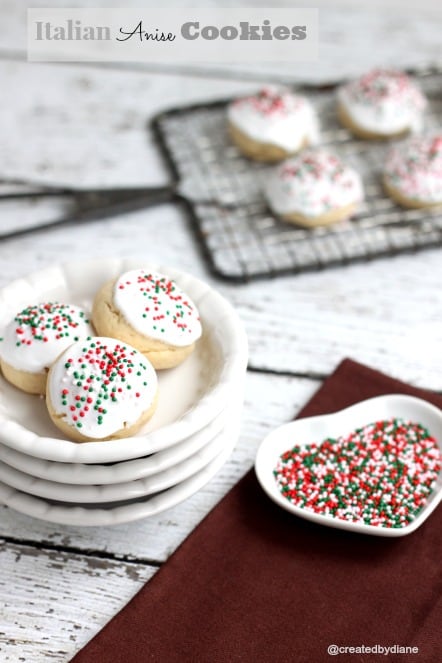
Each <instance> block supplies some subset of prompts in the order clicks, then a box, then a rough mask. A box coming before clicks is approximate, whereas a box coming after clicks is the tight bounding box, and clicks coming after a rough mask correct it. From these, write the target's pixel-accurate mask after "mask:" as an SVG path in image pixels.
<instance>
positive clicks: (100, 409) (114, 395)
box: [49, 337, 157, 437]
mask: <svg viewBox="0 0 442 663" xmlns="http://www.w3.org/2000/svg"><path fill="white" fill-rule="evenodd" d="M49 389H50V398H51V402H52V405H53V407H54V410H55V411H56V412H57V413H59V414H62V415H63V417H64V419H65V421H66V423H68V424H69V425H71V426H73V427H75V428H77V429H83V430H80V432H81V433H82V434H84V435H88V436H91V437H99V436H101V431H103V436H104V435H108V434H111V433H114V432H117V431H118V430H120V429H121V428H123V425H124V423H125V422H127V423H135V421H136V420H137V419H138V418H139V417H140V416H141V414H142V413H143V412H144V411H145V410H147V409H148V408H149V407H150V405H151V404H152V402H153V400H154V397H155V394H156V389H157V378H156V375H155V371H154V369H153V368H152V366H151V364H150V363H149V362H148V360H147V359H146V358H145V357H144V355H142V354H141V353H140V352H138V351H137V350H135V349H134V348H132V347H130V346H128V345H126V344H124V343H122V342H120V341H117V340H116V339H109V338H104V337H91V338H88V339H87V340H86V341H80V342H78V343H75V344H74V345H72V346H71V347H69V348H68V349H67V350H66V351H65V353H64V354H63V355H62V356H61V357H60V359H59V360H58V361H57V363H56V364H55V365H54V367H53V369H52V371H51V374H50V380H49Z"/></svg>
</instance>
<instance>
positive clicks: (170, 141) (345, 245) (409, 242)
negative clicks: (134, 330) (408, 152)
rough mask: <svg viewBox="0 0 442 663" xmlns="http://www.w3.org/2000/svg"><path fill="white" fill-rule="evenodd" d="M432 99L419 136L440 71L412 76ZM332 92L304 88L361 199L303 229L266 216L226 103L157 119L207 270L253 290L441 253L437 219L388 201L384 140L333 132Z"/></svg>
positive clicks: (438, 106)
mask: <svg viewBox="0 0 442 663" xmlns="http://www.w3.org/2000/svg"><path fill="white" fill-rule="evenodd" d="M413 75H414V76H415V77H416V79H417V80H418V82H419V84H420V86H421V88H422V90H423V91H424V93H425V94H426V96H427V97H428V99H429V109H428V112H427V116H426V127H427V128H436V127H440V126H441V124H442V122H441V119H442V69H431V70H426V71H419V72H414V73H413ZM335 92H336V85H330V86H325V87H307V88H306V87H304V88H302V93H303V94H306V95H307V96H308V97H309V98H310V100H311V101H312V103H313V104H314V106H315V107H316V109H317V112H318V115H319V119H320V123H321V144H322V145H324V146H326V147H327V148H329V149H331V150H333V151H334V152H335V153H337V154H338V155H339V156H341V157H342V159H343V160H345V162H346V163H348V164H349V165H352V166H353V167H354V168H356V169H357V170H358V171H359V173H360V174H361V176H362V178H363V181H364V188H365V194H366V200H365V203H364V204H363V206H362V207H361V209H360V211H359V213H358V214H357V216H355V217H354V218H353V219H352V220H351V221H347V222H344V223H342V224H339V225H335V226H332V227H324V228H319V227H318V228H314V229H305V228H298V227H296V226H294V225H291V224H288V223H284V222H282V221H280V220H279V219H278V218H276V217H275V216H274V215H273V214H272V213H271V212H270V210H269V209H268V207H267V205H266V202H265V200H264V197H263V194H262V182H263V179H264V178H265V176H266V173H267V172H268V170H269V168H270V167H271V166H270V167H269V166H268V165H263V164H259V163H255V162H252V161H249V160H247V159H245V158H244V157H242V156H241V155H240V154H239V152H238V150H237V149H236V147H235V146H234V145H232V143H231V141H230V140H229V137H228V135H227V130H226V105H227V104H228V102H229V101H230V100H223V101H216V102H212V103H202V104H197V105H192V106H188V107H182V108H174V109H171V110H167V111H165V112H163V113H161V114H159V115H157V116H156V117H155V118H154V119H153V121H152V129H153V131H154V134H155V136H156V138H157V141H158V143H159V146H160V148H161V150H162V152H163V154H164V155H165V157H166V160H167V162H168V164H169V166H170V169H171V173H172V176H173V178H174V183H175V185H176V186H177V189H178V192H179V194H180V198H181V200H182V201H183V202H184V204H185V206H186V207H187V209H188V212H189V214H190V218H191V221H192V225H193V227H194V229H195V231H196V234H197V237H198V239H199V240H200V242H201V244H202V247H203V250H204V255H205V257H206V258H207V260H208V262H209V265H210V267H211V269H212V271H213V272H214V273H215V274H216V275H217V276H220V277H222V278H225V279H230V280H235V281H250V280H252V279H256V278H267V277H273V276H277V275H282V274H293V273H299V272H303V271H307V270H315V269H321V268H325V267H329V266H336V265H343V264H348V263H352V262H357V261H366V260H371V259H374V258H377V257H380V256H387V255H394V254H398V253H403V252H411V251H416V250H419V249H423V248H428V247H434V246H439V245H441V244H442V212H441V210H440V209H439V211H434V210H433V211H428V210H416V209H413V210H405V209H402V208H400V207H398V206H397V205H396V204H395V203H394V202H393V201H392V200H391V199H390V198H388V197H387V196H386V195H385V193H384V191H383V188H382V185H381V171H382V165H383V163H384V160H385V156H386V151H387V150H388V149H389V147H390V144H391V143H390V142H389V141H363V140H359V139H357V138H355V137H353V136H352V135H351V134H350V133H349V132H348V131H347V130H346V129H344V128H343V127H341V126H340V124H339V123H338V121H337V119H336V113H335Z"/></svg>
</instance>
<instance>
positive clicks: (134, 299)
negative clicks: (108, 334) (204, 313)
mask: <svg viewBox="0 0 442 663" xmlns="http://www.w3.org/2000/svg"><path fill="white" fill-rule="evenodd" d="M114 302H115V304H116V306H117V308H118V309H119V310H120V311H121V312H122V313H123V315H124V317H125V318H126V320H127V321H128V322H129V323H130V324H131V325H132V326H133V327H134V329H136V330H137V331H139V332H140V333H142V334H144V335H146V336H152V337H153V338H157V339H160V340H162V341H164V342H166V343H167V342H170V343H171V344H172V345H174V344H177V345H186V344H190V343H192V342H193V341H195V340H197V339H198V338H199V336H200V335H201V324H200V318H199V315H198V311H197V310H196V307H195V305H194V304H193V302H192V301H191V300H190V298H189V297H188V296H187V295H186V294H185V293H184V292H183V291H182V290H181V289H180V288H179V287H178V286H177V285H176V283H175V282H174V281H172V280H171V279H170V278H168V277H167V276H164V275H163V274H159V273H156V272H151V271H148V270H143V269H140V270H133V271H131V272H126V273H125V274H123V275H122V276H121V277H120V278H119V279H118V280H117V282H116V284H115V290H114Z"/></svg>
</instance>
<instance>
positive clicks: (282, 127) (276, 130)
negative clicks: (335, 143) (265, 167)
mask: <svg viewBox="0 0 442 663" xmlns="http://www.w3.org/2000/svg"><path fill="white" fill-rule="evenodd" d="M227 113H228V119H229V122H230V123H231V124H232V125H233V126H235V127H236V128H238V129H239V130H240V131H241V132H242V133H244V134H245V135H246V136H248V137H249V138H251V139H253V140H255V141H258V142H260V143H269V144H270V145H276V146H277V147H281V148H282V149H284V150H286V151H287V152H296V151H297V150H298V149H300V148H301V147H302V145H303V144H304V142H305V141H306V142H307V143H308V144H309V145H315V144H316V143H318V141H319V127H318V120H317V117H316V113H315V111H314V109H313V107H312V105H311V104H310V102H309V101H308V100H307V99H306V98H305V97H301V96H299V95H295V94H292V92H290V90H288V89H286V88H278V87H274V86H270V85H269V86H267V87H264V88H262V90H260V92H258V94H256V95H254V96H250V97H244V98H242V99H236V100H235V101H233V102H232V103H231V104H230V105H229V107H228V111H227Z"/></svg>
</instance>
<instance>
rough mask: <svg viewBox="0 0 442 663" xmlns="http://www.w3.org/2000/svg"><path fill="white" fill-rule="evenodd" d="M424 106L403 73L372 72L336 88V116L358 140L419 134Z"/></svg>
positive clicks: (412, 84)
mask: <svg viewBox="0 0 442 663" xmlns="http://www.w3.org/2000/svg"><path fill="white" fill-rule="evenodd" d="M426 105H427V102H426V99H425V97H424V96H423V94H422V92H421V91H420V89H419V88H418V86H417V85H416V84H415V83H414V82H413V81H412V80H411V79H410V78H409V77H408V76H407V75H406V74H404V73H402V72H400V71H394V70H390V69H375V70H374V71H371V72H369V73H367V74H365V75H364V76H361V78H358V79H357V80H354V81H351V82H350V83H347V84H346V85H343V86H342V87H340V88H339V91H338V116H339V119H340V121H341V123H342V124H343V125H344V126H345V127H347V129H349V130H350V131H351V132H352V133H353V134H355V135H356V136H358V137H360V138H369V139H370V138H373V139H376V138H390V137H394V136H401V135H403V134H406V133H408V132H410V131H411V132H415V131H420V129H421V128H422V115H423V112H424V110H425V107H426Z"/></svg>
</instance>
